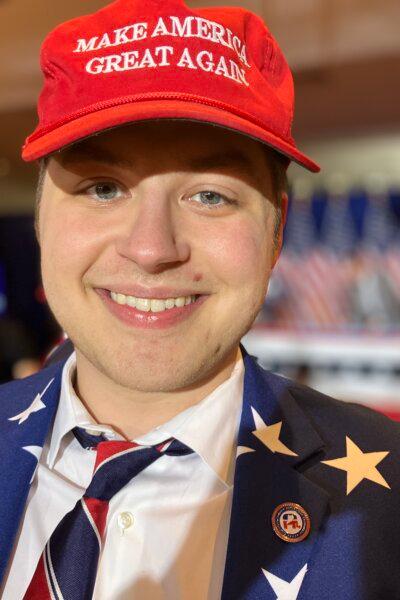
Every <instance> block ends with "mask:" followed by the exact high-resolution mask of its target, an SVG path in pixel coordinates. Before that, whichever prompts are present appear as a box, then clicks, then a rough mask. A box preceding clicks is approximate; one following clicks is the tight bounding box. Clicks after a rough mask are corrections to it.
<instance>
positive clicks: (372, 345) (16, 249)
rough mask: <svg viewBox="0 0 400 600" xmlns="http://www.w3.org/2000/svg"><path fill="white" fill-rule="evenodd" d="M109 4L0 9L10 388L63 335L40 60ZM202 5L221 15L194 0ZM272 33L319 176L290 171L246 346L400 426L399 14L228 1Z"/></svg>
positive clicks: (2, 234) (4, 341)
mask: <svg viewBox="0 0 400 600" xmlns="http://www.w3.org/2000/svg"><path fill="white" fill-rule="evenodd" d="M106 4H107V2H106V1H105V0H85V2H82V1H81V0H69V2H67V3H64V2H59V1H57V0H56V1H55V0H36V1H35V2H34V3H28V2H26V0H0V56H1V57H2V60H1V63H0V131H1V135H0V382H3V381H8V380H10V379H12V378H18V377H23V376H26V375H28V374H30V373H32V372H34V371H35V370H37V369H39V368H40V367H41V365H42V364H43V361H44V358H45V357H46V356H47V354H48V353H49V352H50V350H51V349H52V348H53V347H54V345H55V344H57V343H58V342H59V341H60V340H61V339H62V336H63V332H62V331H60V329H59V327H58V325H57V323H56V322H55V321H54V319H53V317H52V316H51V314H50V312H49V310H48V308H47V305H46V299H45V296H44V293H43V289H42V286H41V282H40V267H39V262H40V257H39V250H38V246H37V242H36V239H35V235H34V229H33V213H34V198H35V187H36V179H37V167H36V165H27V164H25V163H23V162H22V160H21V159H20V148H21V146H22V143H23V141H24V139H25V137H26V136H27V135H28V134H30V133H31V132H32V131H33V129H34V127H35V126H36V121H37V118H36V112H35V103H36V99H37V96H38V93H39V90H40V87H41V74H40V70H39V62H38V55H39V48H40V44H41V42H42V40H43V39H44V37H45V36H46V34H47V33H48V32H49V31H50V30H51V29H52V28H53V27H54V26H55V25H57V24H58V23H60V22H62V21H65V20H67V19H69V18H73V17H75V16H78V15H81V14H85V13H89V12H93V11H95V10H97V9H99V8H101V7H103V6H105V5H106ZM187 4H188V5H189V6H191V7H200V6H212V5H215V4H223V3H222V2H220V3H219V2H217V1H205V0H198V1H190V0H189V1H188V2H187ZM226 4H228V5H231V6H235V5H236V6H244V7H246V8H249V9H251V10H253V11H254V12H256V13H258V14H259V15H260V16H261V17H262V18H263V19H264V20H265V22H266V23H267V24H268V25H269V27H270V29H271V31H272V32H273V34H274V36H275V37H276V38H277V39H278V41H279V43H280V45H281V47H282V48H283V50H284V52H285V54H286V57H287V59H288V62H289V64H290V65H291V67H292V69H293V71H294V77H295V85H296V116H295V127H294V136H295V139H296V141H297V143H298V144H299V145H300V147H301V149H302V150H303V151H304V152H306V153H307V154H308V155H309V156H311V157H313V158H314V159H315V160H316V161H317V162H319V163H320V164H321V166H322V169H323V170H322V173H321V174H319V175H311V174H308V173H307V172H306V171H304V170H303V169H300V168H299V167H297V166H295V165H292V166H291V167H290V169H289V176H290V181H291V191H290V211H289V218H288V222H287V226H286V231H285V246H284V251H283V253H282V256H281V259H280V262H279V263H278V266H277V268H276V271H275V274H274V276H273V278H272V281H271V284H270V289H269V293H268V296H267V299H266V302H265V305H264V308H263V310H262V312H261V313H260V315H259V317H258V318H257V321H256V323H255V325H254V327H253V329H252V331H251V332H249V334H248V335H247V336H246V337H245V338H244V340H243V342H244V344H245V346H246V348H247V349H248V351H249V352H250V353H252V354H254V355H256V356H258V357H259V362H260V363H261V364H262V365H263V366H265V367H267V368H270V369H272V370H273V371H275V372H278V373H282V374H284V375H287V376H289V377H292V378H295V379H297V380H299V381H301V382H303V383H306V384H308V385H311V386H312V387H315V388H316V389H318V390H320V391H322V392H325V393H328V394H331V395H333V396H335V397H338V398H341V399H344V400H348V401H355V402H361V403H362V404H368V405H371V406H373V407H374V408H376V409H378V410H381V411H382V412H385V413H386V414H389V415H390V416H392V417H394V418H397V419H400V36H399V23H400V3H399V1H398V0H385V2H381V1H379V0H296V1H295V2H282V0H231V1H230V2H227V3H226Z"/></svg>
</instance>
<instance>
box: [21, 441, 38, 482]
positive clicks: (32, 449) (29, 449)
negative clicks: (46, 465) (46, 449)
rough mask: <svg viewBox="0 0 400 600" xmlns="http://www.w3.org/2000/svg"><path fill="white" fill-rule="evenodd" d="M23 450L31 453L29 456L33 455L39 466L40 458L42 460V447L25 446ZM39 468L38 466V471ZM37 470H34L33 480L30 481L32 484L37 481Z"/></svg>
mask: <svg viewBox="0 0 400 600" xmlns="http://www.w3.org/2000/svg"><path fill="white" fill-rule="evenodd" d="M22 450H26V451H27V452H29V454H32V456H34V457H35V458H36V460H37V461H38V464H39V458H40V455H41V453H42V450H43V448H42V447H41V446H24V447H23V448H22ZM37 467H38V465H36V469H37ZM36 469H35V470H34V472H33V475H32V479H31V480H30V482H29V483H32V481H33V480H34V479H35V475H36Z"/></svg>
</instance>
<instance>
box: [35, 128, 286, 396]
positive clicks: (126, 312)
mask: <svg viewBox="0 0 400 600" xmlns="http://www.w3.org/2000/svg"><path fill="white" fill-rule="evenodd" d="M240 157H242V158H240ZM243 161H246V162H243ZM246 163H247V164H246ZM275 218H276V214H275V208H274V205H273V194H272V185H271V178H270V170H269V165H268V163H267V158H266V155H265V153H264V151H263V149H262V147H261V144H259V143H258V142H256V141H253V140H251V139H250V138H246V137H244V136H241V135H240V134H236V133H234V132H230V131H227V130H224V129H221V128H218V127H213V126H210V125H205V124H200V123H194V122H193V123H188V122H179V121H175V122H165V121H159V122H148V123H142V124H136V125H131V126H128V127H122V128H118V129H114V130H111V131H109V132H106V133H103V134H102V135H100V136H96V137H92V138H90V139H89V140H86V141H85V142H84V143H82V144H80V145H76V146H72V147H71V148H69V149H67V150H64V151H63V152H62V153H61V154H60V155H58V156H57V157H52V158H51V159H50V161H49V165H48V171H47V174H46V178H45V182H44V189H43V196H42V201H41V206H40V212H39V236H40V245H41V260H42V277H43V285H44V289H45V292H46V296H47V300H48V302H49V305H50V308H51V310H52V312H53V313H54V315H55V317H56V319H57V320H58V322H59V324H60V325H61V327H62V328H63V329H64V331H65V332H66V333H67V334H68V336H69V337H70V338H71V340H72V341H73V343H74V345H75V348H76V350H77V357H78V368H79V360H82V361H88V364H90V365H91V366H92V367H93V368H94V369H95V370H98V371H100V372H101V373H102V375H105V376H106V377H108V378H110V379H111V380H112V381H114V382H115V383H117V384H118V385H121V386H123V387H126V388H129V389H132V390H141V391H143V392H151V391H153V392H172V391H174V390H183V389H188V388H190V387H191V386H195V385H196V384H199V383H200V382H203V381H206V380H207V379H208V378H210V377H211V376H212V375H214V374H216V373H217V372H218V370H219V369H220V368H221V366H222V365H224V364H227V363H228V361H229V360H232V358H233V357H234V356H235V355H236V352H237V347H238V343H239V341H240V339H241V338H242V336H243V335H244V334H245V333H246V332H247V331H248V330H249V329H250V327H251V325H252V324H253V322H254V320H255V318H256V316H257V314H258V312H259V310H260V308H261V306H262V304H263V302H264V298H265V294H266V290H267V286H268V281H269V277H270V274H271V270H272V266H273V264H274V259H275V251H274V234H273V232H274V225H275ZM109 290H112V291H114V292H121V293H122V294H124V296H132V299H131V298H126V297H124V296H119V300H120V301H121V302H125V304H118V303H116V302H114V300H112V299H111V298H110V293H109ZM194 295H200V298H199V299H198V300H197V301H196V302H195V303H194V304H190V305H189V304H188V305H186V306H185V307H182V308H180V307H179V306H178V307H176V306H175V307H174V308H172V309H171V308H166V310H165V311H162V310H161V309H162V308H163V305H162V303H161V304H160V303H159V302H158V303H153V304H150V306H151V307H152V309H153V307H154V309H160V312H153V310H150V311H147V310H142V309H143V308H145V309H147V308H148V305H149V303H147V304H146V302H144V303H143V301H142V304H141V305H140V307H141V308H140V307H139V308H135V306H134V305H135V302H136V301H135V300H134V299H133V297H136V298H138V297H141V298H147V299H149V300H150V299H153V300H155V299H158V300H159V299H160V298H161V299H164V300H166V299H167V298H170V299H171V298H174V297H177V296H194ZM181 303H182V301H181ZM178 304H179V302H178Z"/></svg>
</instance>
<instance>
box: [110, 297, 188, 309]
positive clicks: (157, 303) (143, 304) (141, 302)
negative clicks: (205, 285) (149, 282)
mask: <svg viewBox="0 0 400 600" xmlns="http://www.w3.org/2000/svg"><path fill="white" fill-rule="evenodd" d="M110 294H111V298H112V299H113V300H114V302H117V304H122V305H124V304H126V305H128V306H131V307H133V308H136V309H137V310H141V311H143V312H155V313H157V312H163V311H164V310H168V309H171V308H174V307H175V306H178V307H180V308H181V307H182V306H186V305H187V304H192V302H196V296H180V297H179V298H168V299H167V300H158V299H157V300H154V299H152V298H135V296H125V294H116V293H115V292H110Z"/></svg>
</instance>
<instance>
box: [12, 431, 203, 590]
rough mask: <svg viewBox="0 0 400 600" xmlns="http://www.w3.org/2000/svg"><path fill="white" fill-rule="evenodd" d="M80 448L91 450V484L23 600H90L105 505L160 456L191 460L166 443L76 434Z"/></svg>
mask: <svg viewBox="0 0 400 600" xmlns="http://www.w3.org/2000/svg"><path fill="white" fill-rule="evenodd" d="M73 433H74V434H75V437H76V438H77V439H78V441H79V442H80V444H81V445H82V446H83V447H84V448H92V449H96V452H97V454H96V462H95V466H94V472H93V477H92V481H91V482H90V484H89V487H88V488H87V490H86V492H85V494H84V496H83V498H82V499H81V500H78V502H77V503H76V505H75V507H74V508H73V509H72V510H71V511H70V512H69V513H67V514H66V515H65V517H64V518H63V519H62V521H61V522H60V523H59V525H58V526H57V527H56V529H55V530H54V532H53V534H52V535H51V537H50V539H49V541H48V542H47V544H46V546H45V549H44V551H43V554H42V556H41V558H40V561H39V563H38V566H37V569H36V572H35V574H34V576H33V579H32V581H31V583H30V585H29V587H28V590H27V592H26V594H25V596H24V600H92V596H93V590H94V585H95V582H96V575H97V567H98V562H99V557H100V552H101V548H102V544H103V543H104V534H105V527H106V521H107V513H108V506H109V501H110V500H111V498H112V497H113V496H115V494H117V493H118V492H119V491H120V490H121V489H122V488H123V487H124V486H125V485H127V484H128V483H129V482H130V481H131V480H132V479H133V478H134V477H136V475H138V474H139V473H141V472H142V471H143V470H144V469H146V468H147V467H148V466H149V465H151V464H152V463H153V462H155V461H156V460H157V459H158V458H160V457H161V456H163V455H164V454H167V455H172V456H180V455H185V454H192V453H193V450H191V449H190V448H189V447H188V446H185V444H183V443H181V442H179V441H178V440H175V439H174V438H171V439H169V440H167V441H165V442H163V443H161V444H159V445H157V446H141V445H139V444H136V443H134V442H125V441H122V442H121V441H111V442H110V441H105V438H104V436H103V435H101V436H92V435H90V434H88V433H87V432H86V431H85V430H84V429H80V428H75V429H74V430H73Z"/></svg>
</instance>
